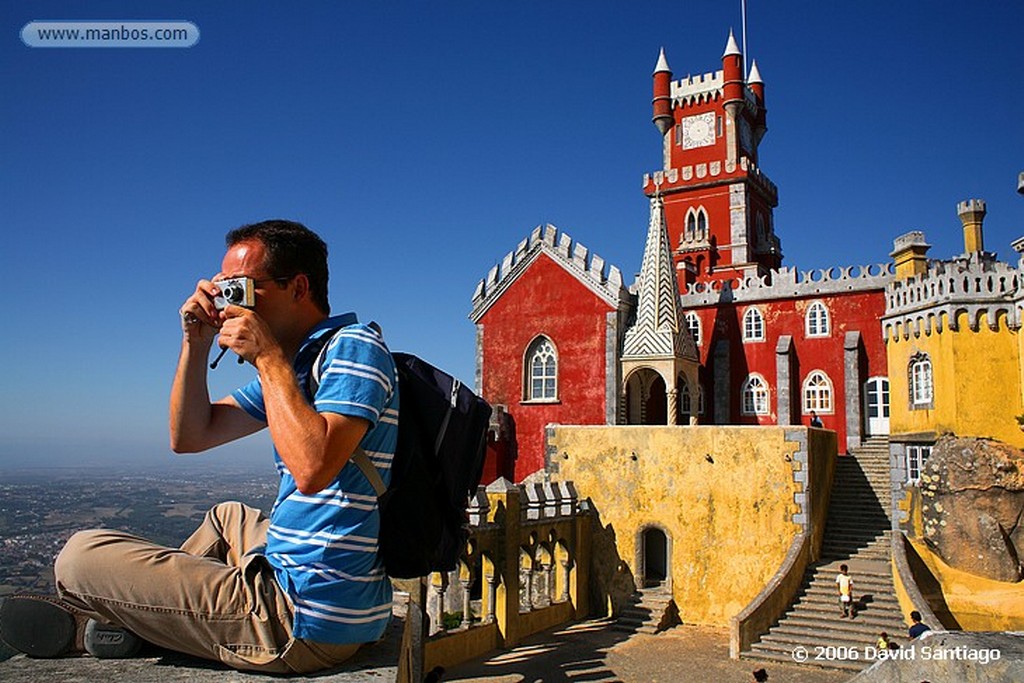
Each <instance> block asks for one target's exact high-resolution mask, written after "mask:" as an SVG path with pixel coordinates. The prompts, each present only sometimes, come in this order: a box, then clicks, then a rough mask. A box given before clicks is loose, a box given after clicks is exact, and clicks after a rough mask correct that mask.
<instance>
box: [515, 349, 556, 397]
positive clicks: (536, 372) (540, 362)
mask: <svg viewBox="0 0 1024 683" xmlns="http://www.w3.org/2000/svg"><path fill="white" fill-rule="evenodd" d="M524 360H525V362H524V364H523V388H524V399H523V400H524V401H525V402H528V403H555V402H557V401H558V350H557V349H556V348H555V344H554V342H552V341H551V339H549V338H548V337H547V336H545V335H540V336H538V337H536V338H535V339H534V340H533V341H532V342H530V345H529V346H528V347H527V349H526V354H525V356H524Z"/></svg>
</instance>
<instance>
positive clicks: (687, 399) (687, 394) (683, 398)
mask: <svg viewBox="0 0 1024 683" xmlns="http://www.w3.org/2000/svg"><path fill="white" fill-rule="evenodd" d="M682 380H683V381H682V384H681V386H680V388H679V406H680V411H681V412H682V414H683V415H689V414H690V408H691V406H692V405H693V403H692V402H693V391H692V390H691V389H690V383H689V382H687V381H686V377H683V378H682ZM695 414H696V415H703V414H704V387H703V386H701V384H700V382H697V412H696V413H695Z"/></svg>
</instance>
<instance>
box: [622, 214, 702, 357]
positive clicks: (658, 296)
mask: <svg viewBox="0 0 1024 683" xmlns="http://www.w3.org/2000/svg"><path fill="white" fill-rule="evenodd" d="M682 319H683V317H682V311H681V310H680V308H679V284H678V282H677V280H676V271H675V268H674V267H673V264H672V249H671V247H670V246H669V242H668V230H667V229H666V227H665V205H664V202H663V201H662V199H661V197H660V196H655V197H653V198H652V199H651V222H650V227H649V228H648V230H647V245H646V246H645V247H644V261H643V266H642V267H641V270H640V282H639V292H638V295H637V315H636V322H635V323H634V324H633V326H632V327H630V328H629V329H628V330H627V331H626V335H625V339H624V340H623V348H622V356H623V358H629V357H633V358H636V357H674V358H696V357H697V350H696V347H695V346H694V344H693V339H692V338H691V337H690V334H689V330H688V329H685V328H682V329H681V325H682Z"/></svg>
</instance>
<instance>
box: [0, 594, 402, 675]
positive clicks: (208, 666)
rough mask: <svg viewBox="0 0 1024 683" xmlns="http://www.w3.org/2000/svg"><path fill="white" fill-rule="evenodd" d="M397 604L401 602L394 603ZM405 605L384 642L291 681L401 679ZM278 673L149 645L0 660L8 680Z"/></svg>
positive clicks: (399, 608) (0, 670) (398, 607)
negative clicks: (118, 653)
mask: <svg viewBox="0 0 1024 683" xmlns="http://www.w3.org/2000/svg"><path fill="white" fill-rule="evenodd" d="M396 603H397V601H396ZM404 614H405V605H399V604H396V605H395V617H396V618H395V619H392V621H391V626H390V628H389V630H388V632H387V634H386V636H385V637H384V639H383V640H381V641H380V642H377V643H374V644H372V645H366V646H364V647H363V648H362V649H360V650H359V652H357V653H356V654H355V656H354V657H353V658H352V659H350V660H349V661H348V662H346V663H345V664H344V665H342V666H340V667H338V668H336V669H331V670H329V671H325V672H321V673H317V674H311V675H309V676H290V677H288V678H287V679H281V680H288V681H317V682H318V683H328V682H329V681H345V682H346V683H371V682H372V683H383V682H385V681H394V680H395V679H396V678H397V677H398V651H399V647H400V646H401V643H402V629H403V628H404V627H405V621H404ZM276 678H280V677H269V676H260V675H258V674H252V673H244V672H241V671H235V670H233V669H230V668H228V667H227V666H225V665H223V664H220V663H218V662H212V661H206V660H203V659H198V658H196V657H189V656H187V655H182V654H179V653H177V652H171V651H169V650H163V649H160V648H157V647H155V646H151V645H147V646H146V647H145V648H144V649H143V650H142V652H141V653H140V656H138V657H133V658H130V659H95V658H93V657H86V656H82V657H63V658H60V659H31V658H29V657H27V656H25V655H23V654H17V655H15V656H14V657H11V658H10V659H8V660H7V661H0V681H4V683H38V682H39V681H61V683H94V682H95V681H132V683H176V682H177V681H188V682H189V683H193V682H195V683H203V682H204V681H216V682H217V683H242V682H243V681H245V682H247V683H252V682H253V681H259V680H275V679H276Z"/></svg>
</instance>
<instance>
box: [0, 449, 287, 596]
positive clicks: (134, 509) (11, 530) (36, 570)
mask: <svg viewBox="0 0 1024 683" xmlns="http://www.w3.org/2000/svg"><path fill="white" fill-rule="evenodd" d="M276 493H277V477H276V475H275V474H274V472H273V470H272V469H266V470H262V469H261V471H260V472H258V473H255V472H244V471H240V470H239V471H231V470H210V469H198V468H197V469H196V470H189V471H188V472H184V473H183V472H159V473H146V472H142V471H140V472H132V473H126V472H124V471H120V472H119V471H116V470H109V471H102V472H98V471H95V470H89V471H79V470H75V469H59V470H35V471H33V470H28V469H26V470H21V471H14V472H10V471H8V472H4V474H3V477H2V483H0V597H2V596H4V595H9V594H11V593H17V592H24V591H31V592H38V593H53V591H54V586H53V560H54V558H55V557H56V556H57V553H58V552H60V549H61V548H62V547H63V545H64V543H65V542H66V541H67V539H68V538H69V537H70V536H71V535H72V534H73V533H74V532H75V531H78V530H80V529H89V528H108V529H121V530H123V531H127V532H130V533H133V534H137V535H139V536H142V537H144V538H147V539H149V540H152V541H154V542H156V543H160V544H163V545H169V546H177V545H180V544H181V542H182V541H184V540H185V538H187V537H188V535H189V534H191V533H192V531H193V530H194V529H195V528H196V526H197V525H198V524H199V522H200V521H201V520H202V518H203V515H204V514H205V513H206V511H207V510H208V509H209V508H210V507H211V506H212V505H214V504H215V503H218V502H221V501H224V500H238V501H241V502H243V503H246V504H248V505H252V506H254V507H257V508H260V509H261V510H263V511H265V512H269V510H270V507H271V505H273V503H274V498H275V496H276Z"/></svg>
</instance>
